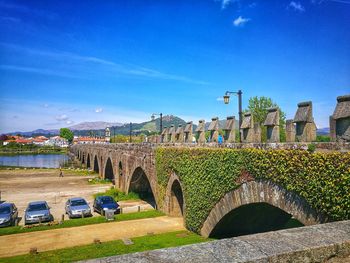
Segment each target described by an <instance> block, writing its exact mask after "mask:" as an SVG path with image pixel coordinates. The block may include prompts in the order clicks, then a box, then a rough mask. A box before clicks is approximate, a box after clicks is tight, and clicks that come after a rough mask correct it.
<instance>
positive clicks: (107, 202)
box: [94, 196, 120, 215]
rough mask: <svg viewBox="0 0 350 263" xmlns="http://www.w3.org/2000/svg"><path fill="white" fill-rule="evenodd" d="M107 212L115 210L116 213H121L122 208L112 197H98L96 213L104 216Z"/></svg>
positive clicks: (95, 204) (95, 207) (95, 205)
mask: <svg viewBox="0 0 350 263" xmlns="http://www.w3.org/2000/svg"><path fill="white" fill-rule="evenodd" d="M106 210H114V213H119V212H120V208H119V205H118V203H117V202H116V201H115V200H114V199H113V197H111V196H98V197H96V198H95V201H94V211H95V212H97V213H99V214H101V215H104V214H105V213H104V212H105V211H106Z"/></svg>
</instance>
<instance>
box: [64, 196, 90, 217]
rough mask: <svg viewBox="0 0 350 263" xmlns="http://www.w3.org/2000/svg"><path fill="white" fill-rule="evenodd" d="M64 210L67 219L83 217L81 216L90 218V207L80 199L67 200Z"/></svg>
mask: <svg viewBox="0 0 350 263" xmlns="http://www.w3.org/2000/svg"><path fill="white" fill-rule="evenodd" d="M65 209H66V214H67V215H68V216H69V218H73V217H83V215H84V217H86V216H92V213H91V209H90V206H89V205H88V203H87V202H86V201H85V199H84V198H81V197H75V198H70V199H68V201H67V202H66V206H65Z"/></svg>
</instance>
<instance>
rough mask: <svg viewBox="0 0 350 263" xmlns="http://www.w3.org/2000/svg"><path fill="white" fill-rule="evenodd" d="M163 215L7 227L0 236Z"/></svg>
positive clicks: (148, 213)
mask: <svg viewBox="0 0 350 263" xmlns="http://www.w3.org/2000/svg"><path fill="white" fill-rule="evenodd" d="M163 215H164V214H163V213H162V212H160V211H157V210H150V211H142V212H136V213H129V214H119V215H116V216H115V219H116V220H115V221H106V219H105V217H103V216H95V217H87V218H76V219H70V220H67V221H64V222H63V223H62V224H61V225H52V226H48V225H42V226H35V227H32V228H23V227H22V226H14V227H5V228H0V236H3V235H11V234H18V233H26V232H34V231H43V230H51V229H57V228H66V227H76V226H85V225H92V224H101V223H106V222H118V221H126V220H133V219H142V218H152V217H158V216H163Z"/></svg>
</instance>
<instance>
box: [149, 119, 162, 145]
mask: <svg viewBox="0 0 350 263" xmlns="http://www.w3.org/2000/svg"><path fill="white" fill-rule="evenodd" d="M156 116H159V117H160V125H159V126H160V127H159V129H160V142H161V143H162V142H163V138H162V130H163V113H159V114H158V113H153V114H152V115H151V119H152V121H154V120H155V118H156Z"/></svg>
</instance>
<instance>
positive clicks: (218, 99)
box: [216, 97, 224, 101]
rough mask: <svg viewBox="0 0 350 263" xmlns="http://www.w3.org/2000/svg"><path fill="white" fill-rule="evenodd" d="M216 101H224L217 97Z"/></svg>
mask: <svg viewBox="0 0 350 263" xmlns="http://www.w3.org/2000/svg"><path fill="white" fill-rule="evenodd" d="M216 100H217V101H224V98H223V97H217V98H216Z"/></svg>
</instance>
